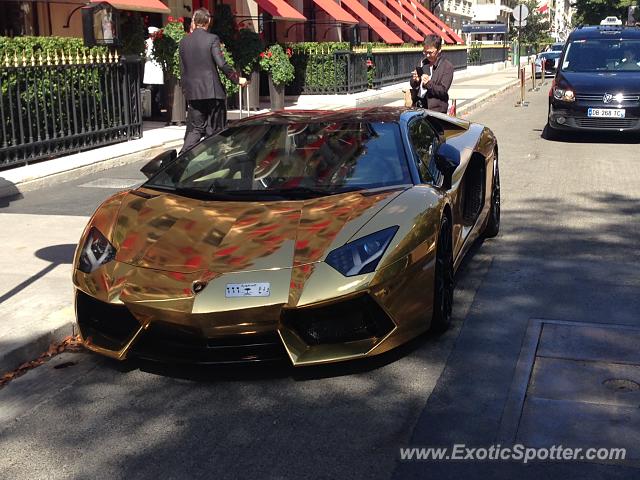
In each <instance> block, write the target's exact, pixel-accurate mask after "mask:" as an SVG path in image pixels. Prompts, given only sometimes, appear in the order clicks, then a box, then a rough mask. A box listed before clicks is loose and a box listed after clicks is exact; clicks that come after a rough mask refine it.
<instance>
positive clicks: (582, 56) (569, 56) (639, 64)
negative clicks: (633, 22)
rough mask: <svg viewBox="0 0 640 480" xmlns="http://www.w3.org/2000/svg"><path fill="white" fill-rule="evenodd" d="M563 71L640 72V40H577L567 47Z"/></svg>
mask: <svg viewBox="0 0 640 480" xmlns="http://www.w3.org/2000/svg"><path fill="white" fill-rule="evenodd" d="M562 69H563V70H564V71H567V72H616V71H631V72H640V40H621V39H619V38H617V39H603V38H598V39H593V40H592V39H587V40H575V41H573V42H571V43H570V44H569V45H568V47H567V51H566V53H565V56H564V60H563V62H562Z"/></svg>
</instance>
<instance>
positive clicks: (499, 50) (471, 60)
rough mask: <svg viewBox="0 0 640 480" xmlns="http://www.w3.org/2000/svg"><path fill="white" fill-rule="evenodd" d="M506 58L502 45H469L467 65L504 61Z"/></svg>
mask: <svg viewBox="0 0 640 480" xmlns="http://www.w3.org/2000/svg"><path fill="white" fill-rule="evenodd" d="M506 59H507V48H506V47H504V46H502V45H497V46H495V47H479V46H477V47H476V46H473V45H472V46H471V47H470V48H469V51H468V54H467V65H486V64H488V63H495V62H504V61H505V60H506Z"/></svg>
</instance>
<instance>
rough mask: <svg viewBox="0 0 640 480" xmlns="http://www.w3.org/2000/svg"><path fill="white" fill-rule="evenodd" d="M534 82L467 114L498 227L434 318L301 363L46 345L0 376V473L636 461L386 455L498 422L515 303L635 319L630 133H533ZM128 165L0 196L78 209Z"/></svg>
mask: <svg viewBox="0 0 640 480" xmlns="http://www.w3.org/2000/svg"><path fill="white" fill-rule="evenodd" d="M547 90H548V85H547V86H546V87H543V89H542V90H541V91H540V92H537V93H534V94H529V100H530V104H529V106H528V107H521V108H515V107H514V102H515V90H511V91H509V92H507V93H505V94H503V95H502V96H500V97H497V98H496V99H495V100H493V101H491V102H487V104H486V105H484V106H483V108H481V109H479V110H477V111H475V112H473V113H472V114H471V115H470V118H471V119H472V120H474V121H478V122H482V123H485V124H486V125H488V126H489V127H490V128H492V129H493V130H494V132H495V133H496V135H497V137H498V139H499V142H500V162H501V183H502V205H503V207H502V208H503V209H502V215H503V217H502V222H503V223H502V232H501V234H500V235H499V236H498V237H497V238H496V239H493V240H490V241H486V242H484V243H483V244H481V245H477V246H476V248H474V250H473V252H472V255H470V256H469V257H468V259H467V261H466V262H465V264H464V266H463V268H462V270H461V271H460V272H459V273H458V275H457V291H456V298H455V308H454V327H453V328H452V329H451V330H450V331H449V332H447V333H446V334H445V335H443V336H441V337H439V338H438V337H434V336H424V337H422V338H420V339H418V340H416V341H415V342H413V343H412V344H410V345H408V346H407V347H406V348H402V349H400V350H398V351H396V352H392V353H391V354H390V355H387V356H384V357H382V358H381V359H378V360H376V361H368V362H360V363H354V364H349V365H338V366H332V367H330V368H319V369H311V370H303V371H299V370H293V369H291V368H289V367H287V366H271V367H267V368H259V369H212V368H197V369H192V368H188V369H184V368H181V369H178V368H163V367H158V366H155V365H152V364H141V363H137V364H133V363H131V364H125V365H120V364H116V363H114V362H111V361H108V360H104V359H101V358H98V357H96V356H94V355H90V354H64V355H62V356H60V357H57V358H56V359H55V360H54V361H53V362H51V363H49V364H46V365H44V366H42V367H39V368H38V369H35V370H33V371H32V372H30V373H29V374H27V375H25V376H24V377H21V378H19V379H18V380H16V381H14V382H12V383H11V384H9V385H8V386H7V387H5V388H3V389H2V390H0V405H1V406H2V408H0V451H2V452H3V454H2V455H1V456H0V477H1V478H7V479H9V478H11V479H22V478H24V479H27V478H105V479H106V478H109V479H111V478H156V477H157V478H214V477H215V478H232V479H236V478H273V479H280V478H287V479H288V478H373V479H389V478H395V479H404V478H439V479H444V478H452V479H460V478H469V479H476V478H477V479H481V478H482V479H484V478H505V479H512V478H532V479H533V478H536V479H537V478H576V479H577V478H589V479H593V478H636V477H637V476H638V472H637V471H636V470H634V469H632V468H630V467H628V466H607V465H600V464H598V465H595V464H586V463H583V464H569V463H563V464H558V463H555V464H554V463H546V462H545V463H536V464H530V465H526V466H523V465H521V464H518V463H507V462H503V463H496V462H481V463H478V462H455V463H454V462H401V461H400V460H399V448H400V447H406V446H420V447H421V446H445V447H447V446H451V445H454V444H462V443H464V444H466V445H474V446H488V445H490V444H493V443H495V442H496V441H497V440H499V431H500V428H501V421H503V418H502V416H503V411H504V408H505V405H506V403H507V400H508V395H509V391H510V388H511V387H512V382H513V379H514V371H515V368H516V364H517V362H518V358H519V356H520V352H521V348H522V346H523V341H524V339H525V332H526V330H527V327H528V326H529V324H530V321H531V320H532V319H554V320H562V321H570V322H587V323H596V324H608V323H611V324H617V325H627V326H640V325H639V324H640V315H638V314H639V313H640V296H639V295H637V292H638V287H639V286H640V281H639V280H638V278H639V277H638V274H637V271H638V263H639V260H640V258H639V257H640V250H639V249H638V242H637V238H638V235H639V234H640V221H639V220H640V218H639V216H640V204H639V199H638V197H639V194H638V190H637V186H638V185H639V184H640V182H639V180H640V178H639V177H640V170H639V169H637V168H636V165H635V163H636V161H637V149H638V142H639V140H640V139H632V138H627V137H624V138H621V137H620V136H613V137H600V136H597V137H595V136H579V137H571V138H569V139H566V140H565V141H560V142H551V141H547V140H544V139H542V138H541V133H542V129H543V127H544V123H545V115H546V108H547V107H546V91H547ZM139 167H140V165H132V166H129V167H122V168H118V169H113V170H111V171H109V172H101V173H100V174H97V175H95V176H91V177H86V178H83V179H80V180H78V181H75V182H70V183H67V184H63V185H59V186H56V187H52V188H50V189H48V190H45V191H40V192H37V193H35V192H34V193H27V194H25V196H24V198H23V199H20V200H16V201H12V202H11V203H10V204H9V205H7V206H5V207H4V208H2V210H0V212H2V213H29V214H34V215H44V216H46V215H54V214H55V215H80V216H86V215H90V214H91V212H92V211H93V209H94V208H95V207H96V206H97V205H98V204H99V203H100V201H101V199H102V198H104V197H106V196H107V195H108V194H109V193H111V192H113V191H116V189H109V188H96V187H95V186H93V187H91V186H86V185H87V183H90V182H97V183H99V184H102V186H103V187H104V185H106V184H108V183H109V182H113V180H114V179H119V180H120V181H121V184H122V183H125V182H126V181H130V182H134V181H135V180H136V179H139V180H141V179H142V177H140V175H139V174H138V173H137V169H138V168H139ZM82 185H84V186H82ZM93 185H95V183H94V184H93ZM111 185H114V183H111ZM56 367H58V368H56ZM586 421H588V419H587V420H586ZM543 433H545V434H548V435H549V436H552V434H553V433H554V432H553V428H549V431H548V432H543ZM588 440H589V441H590V443H591V444H594V442H595V445H597V439H594V438H591V439H588ZM585 441H587V439H585Z"/></svg>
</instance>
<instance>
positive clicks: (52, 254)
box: [0, 244, 76, 303]
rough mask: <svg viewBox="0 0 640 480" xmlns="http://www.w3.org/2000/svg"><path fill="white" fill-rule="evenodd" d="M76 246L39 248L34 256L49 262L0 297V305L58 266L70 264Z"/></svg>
mask: <svg viewBox="0 0 640 480" xmlns="http://www.w3.org/2000/svg"><path fill="white" fill-rule="evenodd" d="M75 249H76V246H75V245H73V244H64V245H52V246H50V247H45V248H41V249H40V250H38V251H36V252H35V256H36V257H38V258H40V259H41V260H46V261H47V262H51V263H50V264H49V265H47V266H46V267H44V268H43V269H42V270H40V271H39V272H38V273H36V274H34V275H31V276H30V277H29V278H27V279H26V280H25V281H23V282H21V283H20V284H18V285H16V286H15V287H13V288H12V289H11V290H9V291H8V292H6V293H5V294H3V295H2V296H0V303H2V302H4V301H6V300H8V299H9V298H11V297H13V296H14V295H17V294H18V293H20V292H21V291H22V290H24V289H25V288H27V287H28V286H29V285H31V284H32V283H34V282H36V281H38V280H40V279H41V278H43V277H44V276H45V275H47V274H48V273H49V272H51V271H52V270H53V269H55V268H56V267H57V266H59V265H64V264H71V262H72V261H73V254H74V252H75Z"/></svg>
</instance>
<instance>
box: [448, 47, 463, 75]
mask: <svg viewBox="0 0 640 480" xmlns="http://www.w3.org/2000/svg"><path fill="white" fill-rule="evenodd" d="M442 56H443V58H446V59H447V60H449V61H450V62H451V63H452V64H453V69H454V70H464V69H465V68H467V49H466V48H456V49H455V50H453V49H452V50H443V51H442Z"/></svg>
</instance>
